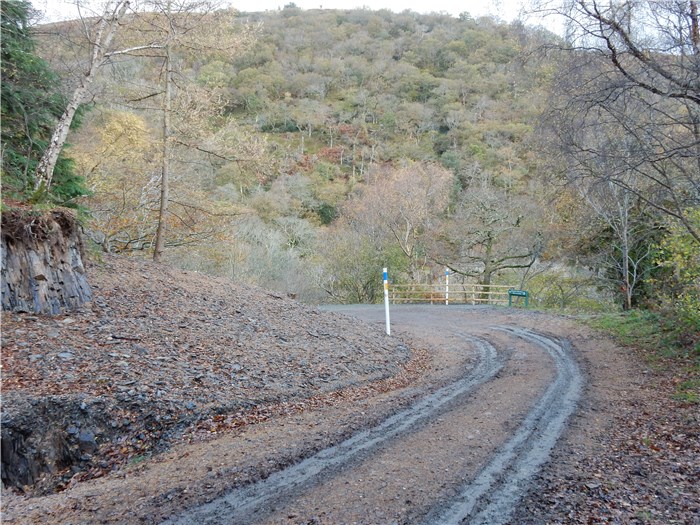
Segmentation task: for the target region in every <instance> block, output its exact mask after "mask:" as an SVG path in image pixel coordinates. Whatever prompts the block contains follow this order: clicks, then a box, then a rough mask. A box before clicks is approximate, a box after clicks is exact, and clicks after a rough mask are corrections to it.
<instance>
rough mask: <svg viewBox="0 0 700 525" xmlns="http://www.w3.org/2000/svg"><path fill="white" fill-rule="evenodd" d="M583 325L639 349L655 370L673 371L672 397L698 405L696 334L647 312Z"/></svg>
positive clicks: (591, 319)
mask: <svg viewBox="0 0 700 525" xmlns="http://www.w3.org/2000/svg"><path fill="white" fill-rule="evenodd" d="M585 322H586V323H587V324H588V325H589V326H592V327H593V328H597V329H599V330H603V331H604V332H606V333H608V334H610V335H611V336H612V337H613V338H614V339H615V340H616V341H617V342H618V343H620V344H622V345H624V346H627V347H632V348H636V349H638V350H640V351H641V352H642V353H643V355H644V357H645V359H646V360H647V361H648V363H649V364H650V365H652V366H654V367H655V368H657V369H660V370H664V371H672V372H673V374H674V376H675V380H674V383H675V385H676V391H675V392H674V394H673V398H674V399H676V400H677V401H681V402H685V403H695V404H700V343H699V342H698V339H697V337H698V334H690V337H689V334H688V333H687V332H686V331H679V329H678V324H677V323H675V322H674V319H673V318H672V317H667V316H664V315H662V314H658V313H655V312H650V311H646V310H631V311H628V312H614V313H605V314H596V315H593V316H591V317H587V318H586V319H585Z"/></svg>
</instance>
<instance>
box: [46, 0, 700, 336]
mask: <svg viewBox="0 0 700 525" xmlns="http://www.w3.org/2000/svg"><path fill="white" fill-rule="evenodd" d="M120 4H121V3H120ZM195 4H196V5H195ZM200 4H201V5H200ZM205 4H206V5H207V6H209V4H211V2H199V3H197V2H189V3H188V2H183V3H178V6H179V7H178V9H179V10H175V11H173V10H172V4H168V3H162V2H159V1H155V0H154V1H152V2H150V3H149V4H148V5H149V6H150V9H151V10H150V11H140V12H137V11H127V13H126V14H125V15H124V19H123V23H122V25H121V26H120V27H119V31H118V33H117V34H116V36H115V39H114V42H113V43H112V44H111V48H110V50H108V51H106V53H105V57H107V59H106V62H105V64H106V66H105V67H102V69H101V70H100V73H99V75H96V76H95V78H94V81H93V85H92V86H91V88H90V93H91V96H90V97H88V102H87V103H86V104H84V105H83V108H82V112H83V116H82V126H81V127H79V128H77V129H75V130H74V131H73V132H72V134H71V135H70V137H69V142H70V143H71V146H70V147H69V148H68V149H67V151H66V153H67V156H69V157H70V158H72V159H73V161H74V165H75V174H76V175H78V176H80V177H82V178H84V180H85V181H86V184H87V186H88V187H89V188H90V190H91V192H92V193H91V195H90V197H88V198H87V199H85V200H84V203H83V204H84V205H85V206H86V207H87V208H89V209H90V210H91V219H90V221H89V224H88V233H89V236H90V238H91V239H92V241H93V242H94V243H95V246H96V247H98V249H102V250H105V251H110V252H129V253H143V254H145V255H150V254H151V253H153V250H154V249H155V253H156V256H157V257H159V256H160V254H162V256H163V257H164V259H165V260H167V261H170V262H172V263H174V264H176V265H178V266H181V267H184V268H186V269H196V270H200V271H203V272H207V273H211V274H216V275H223V276H227V277H230V278H232V279H234V280H238V281H245V282H249V283H253V284H259V285H261V286H264V287H266V288H270V289H275V290H278V291H280V292H284V293H290V294H296V295H297V296H298V297H299V298H301V299H303V300H306V301H348V302H357V301H374V300H376V299H377V295H378V293H379V292H380V287H379V286H378V285H377V283H380V282H381V275H380V272H381V268H382V267H384V266H388V267H389V269H390V274H391V279H392V281H393V282H435V281H437V280H439V279H440V278H441V276H442V275H443V273H444V269H445V267H448V268H450V269H451V271H452V274H453V276H454V278H455V279H457V280H458V281H459V280H461V281H476V282H479V283H481V284H486V285H488V284H495V283H502V284H503V283H504V284H512V285H514V286H518V287H522V288H526V289H528V290H530V291H531V292H532V293H533V299H534V301H535V303H536V304H540V305H545V306H557V307H570V306H578V307H602V308H609V307H610V306H611V305H620V306H623V307H625V308H630V307H633V306H636V305H646V306H649V305H659V304H661V303H662V302H664V301H666V300H667V299H668V301H670V303H669V304H671V303H673V302H674V301H676V300H677V299H679V298H681V302H682V303H683V304H686V305H687V308H686V309H687V310H688V311H692V310H693V309H694V306H695V305H696V304H697V303H695V301H697V294H698V290H697V285H696V279H695V278H694V277H693V276H696V274H697V267H698V251H699V250H698V245H699V243H698V238H697V232H698V230H699V228H698V219H699V216H698V211H697V210H698V204H699V203H700V193H698V188H699V187H700V184H699V182H698V181H699V180H700V175H699V173H700V172H699V171H698V163H697V162H695V161H694V160H693V159H697V157H698V155H695V156H694V153H693V151H696V149H697V144H698V142H697V140H695V142H693V138H692V137H693V136H695V137H697V130H696V131H695V132H694V131H693V129H694V128H693V122H697V117H698V95H697V94H698V90H697V86H695V87H693V84H692V82H691V83H688V82H685V80H683V79H685V78H690V77H689V76H692V74H693V72H694V71H695V72H696V73H697V71H696V70H697V60H693V57H694V58H697V48H698V42H697V41H696V40H694V38H696V37H694V36H693V35H696V33H697V13H696V11H693V9H692V8H693V6H695V2H690V3H689V4H688V5H687V6H685V5H684V6H680V5H677V6H666V7H663V6H658V5H657V4H655V3H653V2H649V3H648V4H646V3H645V4H644V5H640V6H639V7H638V8H635V9H637V11H635V12H634V15H635V17H636V18H634V23H633V22H632V20H633V18H630V17H631V14H630V13H628V12H624V10H622V11H621V10H615V9H613V8H609V9H608V8H606V9H603V10H600V9H598V10H596V9H594V7H596V6H597V3H596V2H586V1H580V2H576V3H574V4H572V5H571V6H569V7H568V8H567V9H570V11H567V12H566V13H564V14H567V15H568V16H569V17H570V19H571V21H572V23H571V27H570V31H569V33H568V34H567V39H566V40H563V39H561V38H560V37H557V36H555V35H553V34H551V33H548V32H547V31H545V30H542V29H539V28H534V27H530V26H526V25H524V24H522V23H520V22H515V23H512V24H502V23H499V22H497V21H495V20H493V19H490V18H479V19H473V18H471V17H470V16H469V15H467V14H463V15H462V16H460V17H458V18H454V17H450V16H448V15H444V14H431V15H419V14H417V13H413V12H410V11H404V12H403V13H398V14H397V13H392V12H390V11H387V10H380V11H372V10H369V9H359V10H347V11H340V10H323V9H318V10H301V9H299V8H296V7H294V4H289V5H288V6H286V7H285V8H284V9H281V10H279V11H277V12H265V13H233V14H232V13H230V12H223V11H209V12H208V13H209V14H207V13H205V12H204V11H203V6H204V5H205ZM545 4H546V5H544V6H543V7H547V8H551V7H552V6H557V5H558V4H557V3H556V2H546V3H545ZM209 7H211V6H209ZM661 11H664V12H663V13H662V12H661ZM106 13H107V12H106ZM674 13H675V14H676V15H683V16H685V15H687V16H686V17H685V18H683V20H685V21H686V22H687V24H685V23H684V24H682V25H681V26H677V27H671V26H669V25H668V23H666V22H665V20H670V16H671V15H673V14H674ZM662 14H663V15H664V16H665V18H664V17H663V16H661V15H662ZM654 15H657V16H656V18H654V20H655V23H656V24H657V25H656V26H655V30H654V31H651V33H650V34H649V35H647V37H648V38H646V40H644V41H642V36H643V35H642V33H640V32H638V31H637V27H636V25H635V24H637V23H639V24H641V23H642V22H643V21H645V20H649V21H650V20H652V18H651V17H653V16H654ZM596 16H597V17H598V18H596ZM625 17H627V18H625ZM625 20H627V21H628V23H626V24H621V23H618V22H620V21H623V22H624V21H625ZM637 20H638V21H639V22H637ZM574 21H576V22H577V24H578V25H576V24H574V23H573V22H574ZM83 22H84V21H80V20H78V21H75V22H66V23H60V24H52V25H44V26H39V27H37V28H35V31H34V36H35V38H36V40H37V42H38V44H39V46H38V49H37V53H38V54H39V55H40V56H42V57H44V58H45V59H46V60H47V61H48V63H49V64H50V65H51V67H52V68H53V70H54V71H57V72H58V73H59V74H60V76H61V78H62V79H63V80H64V88H65V91H66V93H70V92H71V89H72V88H73V87H74V85H75V82H76V79H77V78H79V75H76V73H77V72H79V71H80V70H81V68H82V70H84V69H85V67H84V64H85V60H86V58H85V57H89V47H88V45H87V40H86V39H85V35H84V34H82V32H83V31H84V30H85V27H88V26H89V24H87V25H83ZM88 22H90V21H89V20H88ZM90 23H93V22H90ZM596 24H597V25H596ZM650 27H651V26H650ZM154 35H155V36H154ZM674 46H675V47H674ZM591 50H597V51H596V52H591ZM644 50H647V52H648V53H647V55H644V52H643V51H644ZM645 56H647V58H646V59H645V58H644V57H645ZM649 57H653V60H651V58H649ZM664 82H675V84H674V85H677V90H676V91H674V92H672V93H671V92H668V93H667V91H668V86H666V84H664ZM606 93H607V94H608V95H607V96H606ZM669 93H670V94H669ZM662 101H663V102H662ZM654 112H655V114H653V115H652V113H654ZM164 115H167V119H164V118H163V116H164ZM623 116H624V119H623ZM625 119H626V120H625ZM645 119H646V120H645ZM650 119H651V120H650ZM650 123H654V125H655V126H657V127H655V128H654V127H650ZM642 130H645V132H646V133H647V134H646V135H645V134H644V133H642ZM694 133H695V135H694ZM693 144H695V146H693ZM647 146H648V151H646V150H645V148H647ZM693 148H695V150H694V149H693ZM166 173H167V174H168V176H167V181H168V185H167V188H165V189H164V187H165V184H163V182H165V181H166V177H165V175H164V174H166ZM164 191H165V193H164ZM164 196H165V198H164ZM163 203H165V204H166V206H165V207H164V206H163V205H162V204H163ZM159 217H160V219H159ZM159 224H160V225H161V228H163V230H164V231H167V235H165V236H163V239H164V245H163V246H162V247H160V248H158V247H157V246H156V238H157V237H160V236H156V230H157V228H158V226H159ZM691 317H692V316H691ZM691 322H692V321H691ZM696 322H697V321H696Z"/></svg>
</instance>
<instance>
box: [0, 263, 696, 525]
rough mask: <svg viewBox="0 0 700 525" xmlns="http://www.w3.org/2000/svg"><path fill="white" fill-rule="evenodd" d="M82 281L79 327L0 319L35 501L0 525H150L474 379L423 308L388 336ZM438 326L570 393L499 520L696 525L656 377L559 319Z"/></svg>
mask: <svg viewBox="0 0 700 525" xmlns="http://www.w3.org/2000/svg"><path fill="white" fill-rule="evenodd" d="M89 271H90V277H91V281H92V283H93V284H94V286H95V296H96V299H95V301H94V302H93V303H92V304H91V305H89V306H88V307H86V308H84V309H83V310H82V311H80V312H76V313H72V314H71V315H67V316H60V317H58V318H42V317H37V316H28V315H14V314H4V315H3V349H2V365H3V461H5V458H6V450H5V449H6V446H5V442H6V439H9V438H7V436H6V431H7V430H8V429H19V428H25V427H27V426H28V425H34V426H33V427H29V428H30V429H34V432H35V435H36V437H37V439H36V441H35V442H32V441H31V439H32V438H31V436H30V437H25V439H24V444H23V446H25V447H31V446H34V447H37V448H39V449H41V450H46V451H47V453H46V462H45V463H46V464H45V465H43V466H42V469H43V470H41V469H40V470H39V472H38V476H37V477H36V479H35V480H34V481H35V482H34V484H33V485H32V486H30V485H29V484H26V485H25V486H23V487H15V488H13V489H7V488H4V489H3V494H2V495H3V498H2V500H3V501H2V507H3V518H2V519H3V521H4V522H7V523H55V522H59V520H60V522H65V523H74V524H77V523H135V522H143V523H158V522H160V521H162V520H164V519H166V518H167V517H170V516H174V515H177V514H178V513H179V512H181V511H182V510H184V509H187V508H191V507H194V506H197V505H202V504H204V503H206V502H208V501H211V500H213V499H214V498H217V497H220V496H222V495H224V494H226V493H227V492H228V491H229V490H231V488H235V487H243V486H246V485H249V484H250V483H253V482H255V481H257V480H260V479H264V478H266V477H268V476H269V475H270V474H271V473H273V472H275V471H278V470H279V469H281V468H283V467H285V466H288V465H291V464H294V463H296V462H298V461H299V460H300V459H302V458H305V457H310V456H311V455H313V454H315V453H316V452H318V451H320V450H323V449H325V448H327V447H329V446H332V445H334V444H337V443H339V442H341V441H343V440H344V439H346V438H348V437H349V436H352V435H354V434H356V433H357V432H360V431H362V430H364V429H367V428H370V427H371V426H374V425H376V424H378V423H379V422H381V421H382V420H384V419H385V418H387V417H389V416H390V415H392V414H395V413H397V412H398V411H400V410H402V409H404V408H405V407H408V406H410V405H411V404H412V403H414V402H415V401H416V400H417V399H419V398H420V397H422V396H423V395H426V394H428V393H430V392H435V391H437V390H438V389H440V388H441V387H443V386H444V385H446V384H449V383H450V382H451V381H453V380H454V379H455V378H457V377H459V376H460V375H461V374H463V373H465V372H466V371H468V370H470V368H471V367H472V366H473V365H474V356H473V355H472V354H469V353H464V352H463V351H459V349H460V348H463V345H461V346H460V345H459V344H458V342H457V341H456V339H455V338H454V337H453V336H451V335H450V334H448V333H435V332H434V331H433V332H432V333H430V332H429V331H428V330H427V329H425V326H426V325H427V324H429V322H430V319H429V316H430V315H433V314H432V313H431V314H429V315H428V314H426V310H425V307H407V308H405V309H403V310H398V311H397V315H395V316H394V317H393V319H394V321H395V323H396V324H395V329H394V333H395V337H387V336H385V335H384V334H383V321H382V320H379V319H378V318H377V314H378V311H377V309H376V308H375V309H373V308H372V307H370V308H367V307H365V308H361V307H351V308H342V307H339V308H337V309H334V310H338V311H327V310H319V309H316V308H311V307H307V306H304V305H300V304H298V303H296V302H295V301H292V300H290V299H288V298H285V297H278V296H276V295H272V294H269V293H266V292H263V291H261V290H256V289H253V288H246V287H240V286H237V285H232V284H231V283H230V282H227V281H223V280H213V279H209V278H206V277H203V276H200V275H197V274H193V273H189V272H179V271H177V270H173V269H169V268H163V267H154V266H152V265H150V264H148V263H143V262H139V261H134V260H129V259H123V258H112V257H107V258H105V260H104V261H103V262H101V263H100V264H99V265H93V266H92V267H91V268H89ZM433 308H434V310H429V311H430V312H436V313H435V315H439V312H440V310H437V308H440V307H433ZM340 310H343V312H342V313H340ZM399 311H400V312H402V313H399ZM449 311H450V313H451V314H452V315H454V316H455V318H456V319H459V323H463V326H465V327H468V328H469V333H470V334H473V335H476V336H479V337H485V338H487V339H489V340H490V341H493V342H494V344H495V345H496V346H497V347H498V348H499V350H500V351H502V352H509V351H511V350H512V349H510V350H509V344H510V343H509V342H508V341H507V340H505V339H503V337H502V336H499V335H495V334H494V333H493V331H491V330H490V329H489V327H491V326H493V325H495V324H509V325H514V326H520V327H523V328H529V329H532V330H537V331H539V332H543V333H547V334H549V335H551V336H553V337H565V338H567V339H568V340H569V341H571V343H572V345H573V349H574V353H575V355H576V356H577V359H578V362H579V365H580V367H581V369H582V370H583V371H584V374H585V376H586V387H585V390H584V392H583V398H582V401H581V403H580V406H579V411H578V412H577V413H576V415H575V416H574V417H573V418H572V419H571V420H570V424H569V427H568V429H567V430H566V431H565V432H564V434H563V436H562V439H561V440H560V441H559V443H558V444H557V446H556V447H555V449H554V451H553V455H552V458H551V460H550V461H549V462H548V463H547V464H546V465H545V467H544V469H543V470H542V471H541V472H540V474H539V475H538V477H537V479H536V482H535V485H533V486H532V487H531V490H530V491H529V492H528V493H527V494H526V495H525V496H524V498H523V499H522V500H521V503H520V505H519V507H518V509H517V511H516V514H515V516H514V517H513V518H512V523H532V524H535V523H537V524H544V523H655V524H656V523H658V524H662V523H684V524H695V523H700V508H699V506H698V505H699V504H698V502H699V501H700V489H699V487H700V437H699V436H700V432H699V428H700V422H699V421H698V419H699V417H698V411H697V407H696V406H695V407H693V406H686V405H682V404H679V403H675V402H673V401H672V400H671V397H670V396H671V392H672V387H673V385H672V384H670V383H669V382H667V381H666V380H665V377H664V376H663V374H660V373H659V372H657V371H654V370H651V369H650V368H649V367H648V366H646V365H645V363H644V362H643V361H642V360H641V358H640V357H639V356H637V355H636V354H635V353H634V352H632V351H628V350H624V349H620V348H618V347H616V346H615V345H614V344H612V343H611V342H610V341H609V340H608V339H606V338H604V337H601V336H599V335H597V334H596V333H594V332H592V331H590V330H588V329H586V328H583V327H581V326H580V325H578V324H577V323H575V322H574V321H572V320H568V319H565V318H561V317H554V316H548V315H543V314H538V313H535V312H523V311H517V310H507V309H490V308H458V307H457V308H452V307H450V310H449ZM348 314H349V315H348ZM402 316H404V319H403V320H402V319H401V317H402ZM402 322H403V323H404V325H402V324H401V323H402ZM420 323H425V324H420ZM421 326H423V328H420V327H421ZM408 327H413V328H414V329H413V330H409V328H408ZM416 327H418V329H416ZM513 366H516V367H517V366H523V367H526V364H525V363H519V362H518V361H513ZM159 393H160V394H159ZM23 425H24V427H23ZM41 428H44V429H46V430H50V429H52V428H53V429H54V430H57V432H58V431H60V432H59V435H60V436H63V441H60V440H59V443H58V444H56V443H53V446H54V448H56V449H59V450H58V452H60V453H59V454H56V452H57V451H56V450H54V451H53V452H54V454H53V456H52V454H51V453H50V452H51V450H48V449H50V448H51V446H49V445H50V444H51V443H52V442H51V440H52V439H54V440H55V439H56V432H53V433H52V432H43V433H42V432H39V430H40V429H41ZM438 433H439V434H440V435H441V436H444V435H448V434H446V433H445V431H444V430H440V431H439V432H438ZM15 442H16V441H15ZM41 447H43V449H42V448H41ZM13 450H14V449H13ZM14 452H15V453H21V452H22V447H21V446H19V447H17V450H14ZM61 454H62V455H61ZM51 457H54V458H56V457H63V458H64V459H65V458H66V457H67V458H70V459H72V460H73V463H72V464H70V465H68V466H66V465H63V466H62V465H61V464H60V462H58V463H57V462H54V463H51ZM404 470H405V468H404ZM5 472H6V467H5V464H3V476H4V475H5ZM284 518H285V520H287V521H284V520H282V519H280V520H279V522H280V523H281V522H289V523H302V521H298V520H297V521H294V518H288V517H286V516H285V517H284ZM375 522H376V521H375ZM367 523H370V521H367Z"/></svg>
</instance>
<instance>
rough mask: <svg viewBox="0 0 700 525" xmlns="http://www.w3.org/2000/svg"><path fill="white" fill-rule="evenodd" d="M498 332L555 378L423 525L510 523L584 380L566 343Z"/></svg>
mask: <svg viewBox="0 0 700 525" xmlns="http://www.w3.org/2000/svg"><path fill="white" fill-rule="evenodd" d="M493 328H494V329H496V330H500V331H503V332H506V333H508V334H512V335H514V336H516V337H519V338H521V339H524V340H526V341H529V342H531V343H534V344H536V345H539V346H540V347H542V348H544V349H545V350H546V351H547V352H548V353H549V355H550V356H551V357H552V358H553V360H554V363H555V366H556V371H557V374H556V378H555V380H554V381H553V382H552V383H551V384H550V385H549V387H548V388H547V390H546V391H545V393H544V395H543V396H542V397H541V398H540V400H539V401H538V402H537V404H536V405H535V406H534V408H533V409H532V410H531V411H530V413H529V414H528V415H527V417H526V418H525V420H524V421H523V423H522V424H521V425H520V427H519V428H518V430H517V431H516V432H515V434H514V435H513V436H512V437H511V439H510V440H509V441H508V442H507V443H506V444H505V445H504V446H503V447H501V449H500V450H498V451H497V453H496V454H495V455H494V457H493V458H492V459H491V461H490V463H489V464H488V465H487V466H486V467H485V468H484V469H483V470H481V472H479V474H477V476H476V477H475V478H474V479H473V480H472V481H471V482H469V483H468V484H465V486H464V487H463V489H462V491H461V493H460V495H459V496H458V497H457V498H455V499H454V501H453V503H452V505H450V506H449V507H448V508H447V509H435V510H433V511H432V512H430V513H429V514H428V516H427V517H426V519H425V520H424V522H423V523H424V524H425V525H428V524H430V525H458V524H463V523H469V524H470V525H502V524H506V523H508V522H509V519H510V516H511V514H512V513H513V512H514V510H515V506H516V504H517V502H518V500H519V499H520V498H521V497H522V496H523V494H524V493H525V492H526V489H527V485H528V483H529V482H530V480H531V479H532V477H533V476H534V475H535V474H536V473H537V471H538V470H539V469H540V468H541V466H542V465H543V464H544V462H545V461H546V460H547V459H548V457H549V453H550V451H551V450H552V448H553V447H554V445H555V443H556V441H557V440H558V438H559V436H560V435H561V433H562V432H563V430H564V428H565V425H566V421H567V420H568V418H569V417H570V416H571V415H572V414H573V412H574V411H575V409H576V406H577V403H578V400H579V397H580V394H581V389H582V376H581V373H580V371H579V368H578V365H577V363H576V361H575V360H574V359H573V358H572V356H571V348H570V344H569V343H568V341H566V340H563V341H556V340H553V339H551V338H549V337H546V336H544V335H542V334H539V333H536V332H533V331H531V330H526V329H523V328H516V327H510V326H495V327H493Z"/></svg>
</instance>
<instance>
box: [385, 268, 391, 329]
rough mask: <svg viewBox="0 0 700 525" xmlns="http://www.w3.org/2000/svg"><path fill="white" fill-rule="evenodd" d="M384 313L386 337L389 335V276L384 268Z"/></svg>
mask: <svg viewBox="0 0 700 525" xmlns="http://www.w3.org/2000/svg"><path fill="white" fill-rule="evenodd" d="M384 311H385V312H386V335H391V322H390V321H389V274H388V272H387V269H386V268H384Z"/></svg>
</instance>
